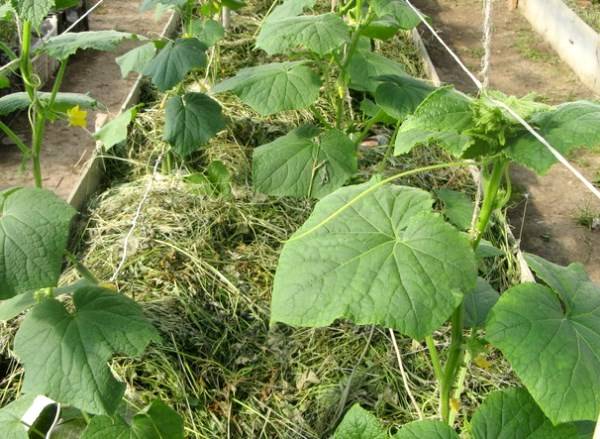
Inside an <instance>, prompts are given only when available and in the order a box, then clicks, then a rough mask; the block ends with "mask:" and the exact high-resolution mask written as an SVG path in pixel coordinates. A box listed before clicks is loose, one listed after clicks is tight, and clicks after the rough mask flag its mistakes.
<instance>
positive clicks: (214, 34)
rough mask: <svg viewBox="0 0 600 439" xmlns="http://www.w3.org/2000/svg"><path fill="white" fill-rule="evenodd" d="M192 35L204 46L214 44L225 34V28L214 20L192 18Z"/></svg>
mask: <svg viewBox="0 0 600 439" xmlns="http://www.w3.org/2000/svg"><path fill="white" fill-rule="evenodd" d="M192 35H193V36H194V37H195V38H197V39H199V40H200V41H202V42H203V43H204V44H205V45H206V47H210V46H214V45H215V44H216V43H217V42H219V41H220V40H222V39H223V37H224V36H225V29H224V28H223V26H222V25H221V23H219V22H218V21H215V20H194V21H193V22H192Z"/></svg>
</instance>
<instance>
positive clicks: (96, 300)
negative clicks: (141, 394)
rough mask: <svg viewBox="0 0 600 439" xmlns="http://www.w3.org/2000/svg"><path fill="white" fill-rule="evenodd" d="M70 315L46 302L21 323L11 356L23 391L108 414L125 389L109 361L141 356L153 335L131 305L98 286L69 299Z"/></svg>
mask: <svg viewBox="0 0 600 439" xmlns="http://www.w3.org/2000/svg"><path fill="white" fill-rule="evenodd" d="M73 304H74V310H73V312H70V311H69V310H68V309H67V308H66V307H65V305H64V304H63V303H62V302H60V301H58V300H56V299H52V298H47V299H44V300H42V301H41V303H40V304H38V305H37V306H35V307H34V308H33V309H32V310H31V311H30V312H29V314H27V316H26V317H25V320H23V323H22V324H21V327H20V328H19V331H18V332H17V335H16V337H15V353H16V354H17V356H18V357H19V359H20V360H21V362H22V363H23V365H24V367H25V379H24V383H23V391H24V392H27V393H36V394H43V395H47V396H48V397H49V398H52V399H54V400H55V401H57V402H60V403H62V404H67V405H72V406H74V407H76V408H78V409H80V410H83V411H86V412H88V413H93V414H111V413H113V412H114V411H115V409H116V407H117V405H118V404H119V402H120V401H121V398H122V397H123V393H124V391H125V384H123V383H121V382H119V381H117V380H116V379H115V377H114V376H113V374H112V372H111V370H110V367H109V366H108V361H109V360H110V358H111V357H112V356H113V355H114V354H117V353H121V354H125V355H128V356H138V355H140V354H141V353H142V352H143V351H144V349H145V348H146V346H147V345H148V343H149V342H150V341H151V340H157V339H158V335H157V332H156V330H155V329H154V328H153V327H152V325H151V324H150V323H149V322H148V321H147V320H146V319H145V318H144V316H143V314H142V310H141V308H140V306H139V305H138V304H136V303H135V302H134V301H133V300H131V299H129V298H127V297H125V296H123V295H121V294H117V293H114V292H113V291H110V290H105V289H102V288H100V287H89V286H86V287H82V288H80V289H78V290H77V291H75V293H74V294H73Z"/></svg>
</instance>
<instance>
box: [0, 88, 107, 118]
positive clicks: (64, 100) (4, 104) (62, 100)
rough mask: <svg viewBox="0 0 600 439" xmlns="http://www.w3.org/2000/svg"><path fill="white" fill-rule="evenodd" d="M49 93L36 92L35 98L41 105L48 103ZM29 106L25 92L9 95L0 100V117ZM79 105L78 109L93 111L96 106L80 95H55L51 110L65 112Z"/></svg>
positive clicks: (86, 96) (88, 97)
mask: <svg viewBox="0 0 600 439" xmlns="http://www.w3.org/2000/svg"><path fill="white" fill-rule="evenodd" d="M50 95H51V93H48V92H38V94H37V96H38V99H39V100H40V101H42V102H43V103H48V101H49V100H50ZM30 105H31V99H30V98H29V95H28V94H27V93H26V92H17V93H11V94H9V95H6V96H2V97H1V98H0V116H6V115H7V114H10V113H14V112H15V111H20V110H25V109H26V108H28V107H29V106H30ZM77 105H79V107H80V108H90V109H94V108H96V107H97V106H98V101H96V99H94V98H92V97H90V96H88V95H84V94H81V93H57V94H56V99H55V101H54V106H53V107H52V109H53V110H54V111H58V112H66V111H67V110H68V109H69V108H73V107H75V106H77Z"/></svg>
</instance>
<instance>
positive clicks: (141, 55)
mask: <svg viewBox="0 0 600 439" xmlns="http://www.w3.org/2000/svg"><path fill="white" fill-rule="evenodd" d="M154 55H156V45H155V44H154V43H146V44H142V45H141V46H138V47H136V48H135V49H132V50H130V51H129V52H127V53H125V54H123V55H121V56H119V57H118V58H117V59H116V60H115V61H116V62H117V64H118V65H119V68H120V69H121V76H123V78H126V77H127V75H129V73H131V72H136V73H142V72H143V71H144V69H145V68H146V66H147V65H148V64H149V63H150V61H152V58H154Z"/></svg>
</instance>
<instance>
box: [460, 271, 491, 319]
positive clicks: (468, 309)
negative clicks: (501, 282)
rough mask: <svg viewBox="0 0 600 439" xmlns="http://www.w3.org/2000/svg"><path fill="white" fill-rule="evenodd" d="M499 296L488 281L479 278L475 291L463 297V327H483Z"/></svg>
mask: <svg viewBox="0 0 600 439" xmlns="http://www.w3.org/2000/svg"><path fill="white" fill-rule="evenodd" d="M499 298H500V294H498V291H496V290H495V289H494V288H493V287H492V286H491V285H490V283H489V282H488V281H486V280H485V279H483V278H481V277H479V278H477V285H476V286H475V289H474V290H472V291H471V292H470V293H468V294H466V295H465V302H464V304H465V327H467V328H474V327H483V326H484V325H485V321H486V320H487V316H488V314H489V312H490V310H491V309H492V308H493V307H494V305H495V304H496V302H498V299H499Z"/></svg>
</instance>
